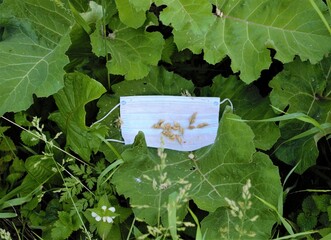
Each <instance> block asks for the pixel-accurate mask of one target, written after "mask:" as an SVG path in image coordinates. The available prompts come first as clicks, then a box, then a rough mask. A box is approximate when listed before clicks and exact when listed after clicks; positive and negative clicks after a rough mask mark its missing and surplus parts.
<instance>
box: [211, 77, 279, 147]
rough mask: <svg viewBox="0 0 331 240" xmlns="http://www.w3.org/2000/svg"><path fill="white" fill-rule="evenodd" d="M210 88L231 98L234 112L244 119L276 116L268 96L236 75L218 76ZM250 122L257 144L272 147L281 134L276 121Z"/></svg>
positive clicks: (217, 94) (222, 97) (220, 94)
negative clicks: (262, 95) (264, 95)
mask: <svg viewBox="0 0 331 240" xmlns="http://www.w3.org/2000/svg"><path fill="white" fill-rule="evenodd" d="M210 90H211V94H212V95H213V96H215V97H216V96H217V97H220V98H221V99H224V98H228V99H231V101H232V103H233V105H234V112H235V113H236V114H238V115H239V116H241V117H242V118H243V119H250V120H252V119H255V120H257V119H266V118H270V117H273V116H275V114H274V113H273V111H272V109H271V108H269V105H270V102H269V100H268V98H262V97H261V96H260V94H259V92H258V90H257V89H256V88H255V87H254V86H247V85H246V84H244V83H243V82H242V81H240V80H239V79H237V78H236V77H230V78H223V77H220V76H218V77H216V78H214V79H213V85H212V87H211V89H210ZM224 104H226V103H224ZM248 124H249V125H250V127H251V128H252V130H253V132H254V135H255V137H254V143H255V146H256V147H257V148H260V149H262V150H267V149H270V148H271V147H272V146H273V145H274V144H275V142H276V141H277V139H278V138H279V136H280V134H279V129H278V127H277V126H276V124H275V123H270V122H269V123H253V122H248ZM266 133H268V134H266Z"/></svg>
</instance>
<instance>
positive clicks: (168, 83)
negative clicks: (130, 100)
mask: <svg viewBox="0 0 331 240" xmlns="http://www.w3.org/2000/svg"><path fill="white" fill-rule="evenodd" d="M112 89H113V91H114V92H115V94H116V95H117V96H132V95H181V93H182V92H183V91H184V90H187V91H188V92H190V93H193V90H194V85H193V83H192V82H191V81H188V80H186V79H184V78H182V77H181V76H179V75H177V74H175V73H173V72H169V71H167V70H166V69H164V68H163V67H152V68H151V70H150V72H149V74H148V76H146V77H144V78H143V79H141V80H136V81H130V82H127V81H123V82H120V83H118V84H115V85H113V86H112Z"/></svg>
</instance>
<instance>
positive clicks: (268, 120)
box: [0, 0, 331, 240]
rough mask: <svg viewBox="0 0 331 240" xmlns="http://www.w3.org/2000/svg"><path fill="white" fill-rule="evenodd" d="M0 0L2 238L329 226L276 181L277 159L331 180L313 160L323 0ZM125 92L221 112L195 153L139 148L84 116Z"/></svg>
mask: <svg viewBox="0 0 331 240" xmlns="http://www.w3.org/2000/svg"><path fill="white" fill-rule="evenodd" d="M0 2H1V3H0V116H2V115H4V114H6V115H5V116H6V118H4V117H3V118H1V119H0V124H1V126H0V219H4V218H13V217H17V216H18V217H19V220H20V221H13V227H12V228H13V231H15V232H16V235H17V236H20V237H22V238H24V239H30V238H42V239H59V240H60V239H67V238H68V239H71V238H78V239H98V238H100V239H136V238H138V237H139V238H141V239H143V238H144V237H145V239H146V238H149V239H168V238H169V239H170V238H173V239H176V238H177V237H180V238H186V236H190V237H192V238H194V235H195V236H196V238H197V239H222V238H225V239H244V240H246V239H261V240H262V239H263V240H264V239H270V238H272V237H276V236H279V237H282V236H283V235H284V234H283V231H281V232H278V230H279V226H278V225H277V224H276V223H279V224H280V223H282V224H284V226H285V228H286V230H287V231H288V232H289V233H290V234H292V235H293V236H294V235H296V234H299V235H300V234H301V235H302V233H300V232H299V233H298V232H297V231H304V230H316V229H317V230H319V229H322V230H320V231H319V234H320V236H322V237H324V236H327V234H329V235H330V233H329V232H330V227H329V226H330V219H331V217H330V216H331V205H330V196H329V195H327V194H320V195H317V194H314V195H311V196H308V197H307V198H306V199H305V200H304V201H303V204H302V211H301V209H300V210H298V211H294V212H292V214H288V213H287V212H286V210H287V208H285V207H284V206H283V205H284V204H286V203H287V201H288V199H291V198H292V199H293V195H294V194H289V195H287V196H286V198H285V197H284V196H285V195H286V193H287V192H288V191H295V190H297V187H294V188H295V189H294V190H292V188H291V187H289V188H288V189H286V190H285V191H284V193H283V192H282V190H283V189H282V185H281V183H280V179H281V178H280V176H286V175H288V174H289V175H290V174H292V171H291V172H290V173H288V168H287V167H286V169H285V168H284V164H279V165H278V163H279V162H278V161H279V160H281V161H283V162H285V163H286V164H288V165H292V166H295V165H297V167H296V169H295V170H296V172H297V173H299V174H301V173H304V172H305V171H306V170H307V169H308V168H310V167H312V170H314V171H311V170H310V169H309V170H308V171H309V176H313V177H314V178H312V179H309V182H310V184H312V186H311V187H312V188H313V187H315V186H316V185H317V183H318V184H319V185H318V187H319V189H321V188H325V186H330V177H329V176H328V175H327V174H328V173H327V171H326V170H325V169H329V168H330V162H329V161H325V162H323V166H321V167H320V166H318V165H317V164H316V159H317V157H320V158H323V157H324V156H323V154H325V156H327V155H329V150H330V145H329V141H330V134H331V117H330V116H331V112H330V111H331V102H330V94H331V84H330V76H331V74H330V73H331V67H330V66H331V58H330V56H329V55H330V51H331V35H330V32H329V31H330V28H329V27H328V23H330V22H331V15H330V12H328V11H327V10H328V9H329V11H330V3H331V2H330V0H327V1H322V0H278V1H274V0H265V1H247V0H227V1H221V0H155V1H152V0H108V1H104V0H96V1H85V0H70V1H69V0H20V1H19V0H3V1H1V0H0ZM324 2H326V3H327V4H328V6H327V5H326V4H325V3H324ZM314 3H315V4H314ZM277 60H278V61H277ZM271 62H273V65H270V64H271ZM312 64H315V65H312ZM270 66H271V68H270V69H268V68H269V67H270ZM274 66H276V67H275V69H274ZM283 67H284V69H283ZM263 69H268V70H267V71H265V72H263V73H262V74H261V71H262V70H263ZM274 70H276V71H274ZM264 73H267V77H265V74H264ZM221 74H222V76H221ZM260 75H261V79H260V81H256V82H254V83H253V84H251V83H252V82H253V81H255V80H256V79H258V78H260ZM270 79H272V80H270ZM127 80H131V81H127ZM268 81H271V82H270V85H269V86H270V87H271V89H272V91H271V93H269V92H268V90H269V89H268V86H267V82H268ZM261 86H262V87H261ZM259 90H260V91H262V90H264V91H263V93H264V95H263V97H262V96H261V94H260V93H259ZM105 93H106V94H105ZM131 95H175V96H179V95H183V96H192V97H194V96H202V97H208V96H215V97H220V98H221V100H223V99H225V98H228V99H230V100H231V101H232V104H233V109H232V110H233V111H230V108H229V103H223V104H222V105H221V110H220V118H221V120H220V125H219V129H218V134H217V138H216V141H215V143H214V144H213V145H210V146H207V147H204V148H202V149H199V150H196V151H194V152H177V151H171V150H163V149H154V148H148V147H147V146H146V142H145V139H144V134H143V133H139V134H138V135H137V136H136V139H135V142H134V144H132V145H124V144H121V143H117V142H112V141H113V140H114V139H116V140H121V131H120V128H121V124H123V123H122V122H121V119H120V118H119V115H120V111H119V110H120V107H118V108H117V109H115V110H114V111H113V112H112V113H111V114H110V115H109V116H108V117H107V118H105V119H103V120H102V121H100V122H97V123H95V124H93V123H92V122H96V121H97V120H101V118H102V117H104V116H105V115H106V114H107V113H108V112H109V111H110V110H111V109H113V108H114V107H115V106H116V105H117V104H118V103H119V99H120V97H121V96H131ZM44 97H47V98H44ZM34 100H35V101H34ZM54 100H55V104H54ZM33 101H34V104H33V105H32V106H31V104H32V103H33ZM44 103H45V104H44ZM30 106H31V107H30ZM169 107H170V108H171V105H170V106H169ZM22 110H24V112H22ZM25 110H26V111H25ZM20 111H21V112H20ZM10 112H16V113H15V115H13V114H10ZM35 116H37V117H35ZM7 119H8V120H7ZM13 119H14V122H10V121H12V120H13ZM31 119H33V120H32V121H31ZM50 120H51V121H50ZM9 124H13V125H17V126H11V125H9ZM124 124H125V123H124ZM8 126H10V127H8ZM21 127H24V128H26V129H28V130H29V131H32V133H34V134H36V135H37V137H38V138H39V140H38V139H37V138H35V137H36V136H33V135H31V134H30V133H29V132H28V131H27V130H23V129H22V128H21ZM59 131H62V132H63V134H62V135H61V134H60V133H59ZM51 136H54V138H53V139H51V138H52V137H51ZM50 139H51V140H50ZM43 146H45V147H44V148H43ZM260 150H261V151H263V153H262V152H260ZM319 151H320V152H319ZM72 154H73V155H72ZM267 154H269V155H267ZM68 156H69V157H68ZM76 156H77V158H76ZM80 158H81V159H83V160H84V161H85V162H79V161H80ZM271 159H272V161H273V162H274V163H277V165H278V166H280V167H279V169H280V170H284V169H285V170H286V172H284V171H283V172H281V173H280V174H279V173H278V167H276V166H275V165H273V162H272V161H271ZM325 159H326V160H328V159H327V158H326V157H325ZM290 167H291V166H290ZM315 170H316V171H315ZM316 173H317V174H316ZM317 175H318V176H317ZM295 177H297V175H295V176H294V175H292V176H291V178H286V179H287V180H288V181H284V183H283V185H284V187H288V186H290V185H291V184H293V179H294V178H295ZM295 180H296V179H295ZM305 180H306V178H305V177H302V179H298V185H300V187H302V186H303V185H302V184H301V183H305V182H304V181H305ZM285 182H286V183H285ZM322 184H324V185H322ZM320 186H322V187H320ZM303 187H304V186H303ZM300 190H302V189H300ZM123 196H124V197H123ZM283 199H285V203H283ZM189 202H190V203H192V205H194V208H192V205H191V204H190V208H187V207H188V205H189V204H188V203H189ZM261 202H263V203H265V204H263V203H261ZM120 205H121V206H124V205H125V207H120ZM274 206H277V209H276V207H274ZM270 208H271V209H272V210H270ZM188 209H191V210H190V213H188ZM283 209H285V211H283ZM272 212H277V214H273V213H272ZM283 215H284V216H283ZM277 217H278V219H277ZM192 218H193V219H192ZM288 218H290V220H291V221H292V222H293V224H292V223H291V225H289V224H287V225H286V222H285V219H288ZM21 221H22V225H23V226H24V227H21V226H20V225H14V224H15V223H19V224H21ZM193 221H194V222H195V223H196V224H197V225H198V226H195V227H193V228H192V229H187V228H188V226H190V224H191V222H192V223H193ZM200 226H201V227H200ZM292 227H293V229H292ZM36 228H38V230H36V231H35V229H36ZM39 229H40V230H39ZM195 231H196V234H195ZM25 233H28V234H25ZM183 234H185V235H183ZM303 234H306V233H303ZM16 235H15V236H16ZM316 235H317V234H316ZM296 236H298V235H296Z"/></svg>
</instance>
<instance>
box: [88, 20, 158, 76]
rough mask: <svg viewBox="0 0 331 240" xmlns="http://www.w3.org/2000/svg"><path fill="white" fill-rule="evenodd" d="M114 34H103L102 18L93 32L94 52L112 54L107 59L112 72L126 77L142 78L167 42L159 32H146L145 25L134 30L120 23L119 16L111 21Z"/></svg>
mask: <svg viewBox="0 0 331 240" xmlns="http://www.w3.org/2000/svg"><path fill="white" fill-rule="evenodd" d="M109 26H110V28H111V30H112V31H113V33H110V34H109V35H108V36H103V35H102V29H103V27H102V24H101V21H98V23H97V29H96V31H95V32H94V33H92V34H91V44H92V51H93V52H94V53H95V54H96V55H97V56H105V55H106V53H108V52H109V53H110V54H111V59H110V60H109V61H108V62H107V68H108V70H109V72H110V73H112V74H118V75H124V76H125V79H127V80H132V79H140V78H143V77H145V76H147V75H148V73H149V71H150V67H151V66H156V65H157V64H158V62H159V60H160V59H161V54H162V49H163V45H164V40H163V37H162V35H161V34H160V33H158V32H146V31H145V30H144V29H143V28H139V29H134V28H129V27H128V26H126V25H124V24H123V23H121V21H120V20H119V19H118V17H117V16H115V17H114V18H112V19H111V21H110V24H109Z"/></svg>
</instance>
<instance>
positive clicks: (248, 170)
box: [112, 113, 282, 239]
mask: <svg viewBox="0 0 331 240" xmlns="http://www.w3.org/2000/svg"><path fill="white" fill-rule="evenodd" d="M230 117H231V118H238V116H236V115H233V114H230V113H224V116H223V117H222V119H221V121H220V126H219V130H218V135H217V138H216V141H215V143H214V144H213V145H211V146H208V147H205V148H202V149H200V150H197V151H196V152H193V153H187V152H177V151H171V150H168V151H164V153H165V154H167V155H166V158H165V159H164V160H162V157H160V156H163V154H164V153H162V152H161V153H160V151H159V152H157V151H156V150H155V149H149V148H147V147H146V143H145V139H144V136H143V134H142V133H140V134H138V135H137V137H136V139H135V142H134V144H133V146H132V148H130V149H127V150H125V151H124V152H123V153H122V157H123V160H124V164H122V165H121V166H120V167H119V168H118V170H117V171H116V172H115V174H114V176H113V179H112V182H113V183H114V184H115V186H116V189H117V191H118V193H119V194H124V196H125V197H127V198H130V203H131V206H132V207H133V211H134V213H135V216H136V217H137V218H138V219H141V220H144V221H146V222H147V223H148V224H150V225H153V224H156V223H157V219H158V216H161V219H162V221H163V223H166V219H167V215H168V213H167V207H166V205H167V201H168V197H169V195H170V194H171V193H173V192H180V193H181V198H180V200H179V201H178V208H177V217H178V220H179V221H180V220H181V219H182V218H183V217H184V216H185V214H186V211H184V210H183V208H185V207H186V204H187V201H188V200H190V199H193V201H194V202H195V204H197V206H198V207H199V208H200V209H203V210H205V211H209V212H214V211H215V210H216V209H218V208H219V207H222V206H226V205H227V202H226V200H225V197H227V198H230V199H234V200H235V201H236V200H240V197H241V194H242V187H243V185H244V184H245V183H246V181H247V179H250V180H251V182H252V185H253V187H252V190H251V191H252V193H255V194H257V195H259V196H260V197H262V198H264V199H266V200H267V201H269V202H271V203H272V204H274V205H276V203H277V199H278V196H279V194H280V192H281V191H282V188H281V184H280V179H279V175H278V170H277V168H276V167H275V166H274V165H273V164H272V162H271V161H270V159H269V158H268V156H267V155H264V154H262V153H256V152H255V146H254V143H253V138H254V135H253V132H252V130H251V129H250V128H249V126H248V125H247V124H245V123H242V122H237V121H233V120H229V119H228V118H230ZM142 193H143V194H142ZM252 202H253V206H254V207H253V209H254V210H253V209H252V212H253V213H252V215H254V214H258V215H259V216H260V217H261V219H257V220H256V222H255V224H256V225H257V226H259V225H260V224H262V225H263V226H264V227H263V228H261V229H260V230H259V231H261V233H259V234H261V235H263V234H264V235H266V234H269V231H270V230H271V228H272V225H273V224H274V223H275V221H276V219H275V217H274V216H272V215H270V214H268V209H267V208H266V207H265V206H264V205H261V204H260V203H259V202H258V201H257V200H256V199H252ZM214 222H216V221H214ZM219 227H220V226H219V225H216V224H214V226H213V228H214V229H216V230H218V229H219ZM206 239H215V238H208V237H207V238H206ZM216 239H217V238H216Z"/></svg>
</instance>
